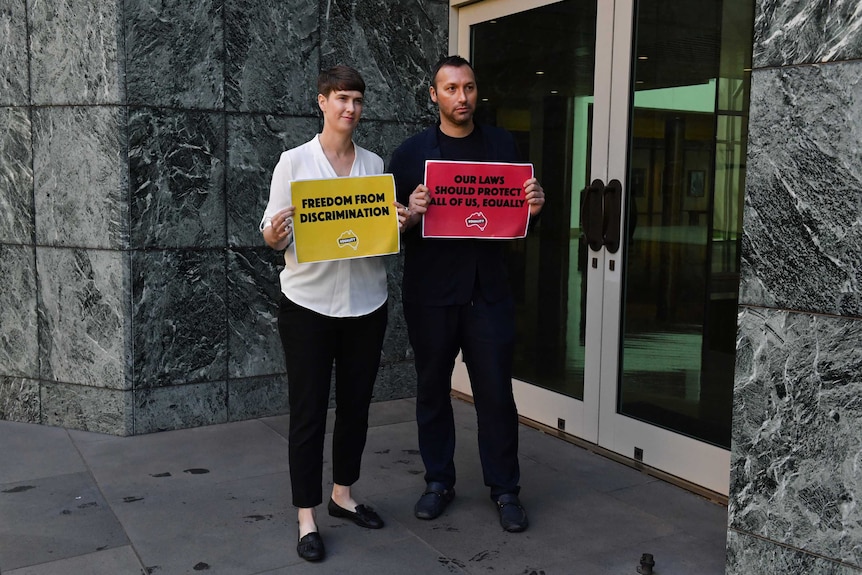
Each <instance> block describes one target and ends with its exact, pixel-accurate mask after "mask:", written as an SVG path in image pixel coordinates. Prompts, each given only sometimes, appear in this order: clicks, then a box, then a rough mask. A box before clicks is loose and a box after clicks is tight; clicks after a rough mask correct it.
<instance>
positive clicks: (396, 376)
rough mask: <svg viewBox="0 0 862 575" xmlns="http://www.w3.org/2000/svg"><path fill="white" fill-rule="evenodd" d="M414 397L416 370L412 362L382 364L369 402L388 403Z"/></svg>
mask: <svg viewBox="0 0 862 575" xmlns="http://www.w3.org/2000/svg"><path fill="white" fill-rule="evenodd" d="M405 397H416V368H415V367H414V365H413V362H412V361H409V362H406V361H402V362H396V363H383V364H382V365H381V366H380V371H378V372H377V381H376V382H375V383H374V395H373V396H372V398H371V400H372V401H374V402H377V401H389V400H391V399H403V398H405Z"/></svg>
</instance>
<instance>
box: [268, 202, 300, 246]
mask: <svg viewBox="0 0 862 575" xmlns="http://www.w3.org/2000/svg"><path fill="white" fill-rule="evenodd" d="M294 213H296V207H295V206H288V207H286V208H284V209H283V210H281V211H279V212H278V213H276V214H275V215H274V216H272V219H271V220H270V225H269V226H266V227H264V228H263V239H264V241H266V243H267V245H269V247H271V248H272V249H274V250H283V249H285V248H286V247H287V246H288V245H290V242H291V239H292V238H293V214H294Z"/></svg>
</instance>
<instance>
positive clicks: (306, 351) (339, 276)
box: [260, 66, 387, 561]
mask: <svg viewBox="0 0 862 575" xmlns="http://www.w3.org/2000/svg"><path fill="white" fill-rule="evenodd" d="M317 89H318V92H319V93H318V95H317V103H318V105H319V106H320V110H321V112H323V130H322V131H321V133H320V134H318V135H316V136H315V137H314V138H313V139H312V140H311V141H309V142H307V143H305V144H303V145H301V146H298V147H296V148H293V149H291V150H288V151H286V152H283V153H282V154H281V158H280V159H279V162H278V164H277V165H276V167H275V170H274V172H273V175H272V184H271V186H270V195H269V202H268V204H267V206H266V211H265V212H264V214H263V219H262V221H261V224H260V229H261V232H262V233H263V237H264V240H265V241H266V243H267V244H268V245H269V246H270V247H271V248H273V249H275V250H285V252H284V264H285V265H284V270H282V272H281V274H280V277H279V279H280V284H281V292H282V294H281V299H280V301H279V312H278V331H279V335H280V337H281V342H282V346H283V347H284V359H285V364H286V366H287V377H288V392H289V394H290V397H289V403H290V431H289V436H288V441H289V460H290V482H291V487H292V491H293V504H294V505H295V506H296V507H297V508H298V514H297V515H298V521H299V542H298V544H297V548H296V549H297V553H298V554H299V556H300V557H302V558H303V559H306V560H308V561H319V560H321V559H323V557H324V556H325V554H326V552H325V548H324V545H323V540H322V538H321V537H320V534H319V533H318V529H317V524H316V522H315V507H316V506H317V505H319V504H321V503H322V502H323V495H322V487H321V484H322V476H323V440H324V435H325V426H326V413H327V408H328V404H329V382H330V378H331V375H332V364H333V361H334V362H335V377H336V382H335V398H336V410H335V429H334V432H333V441H332V464H333V469H332V475H333V477H332V479H333V486H332V496H331V498H330V500H329V504H328V511H329V514H330V515H332V516H334V517H343V518H347V519H350V520H352V521H353V522H354V523H356V524H357V525H359V526H361V527H367V528H370V529H379V528H381V527H383V521H382V520H381V519H380V516H379V515H377V513H375V512H374V511H373V510H372V509H370V508H369V507H366V506H364V505H358V504H357V503H356V501H355V500H354V499H353V497H352V495H351V492H350V486H351V485H352V484H353V483H355V482H356V481H357V480H358V479H359V468H360V464H361V460H362V451H363V449H364V448H365V438H366V434H367V430H368V406H369V404H370V402H371V392H372V387H373V385H374V381H375V379H376V377H377V368H378V366H379V364H380V353H381V350H382V347H383V336H384V333H385V331H386V322H387V311H386V298H387V289H386V271H385V268H384V264H383V260H382V259H380V258H374V257H372V258H359V259H348V260H338V261H330V262H317V263H305V264H297V261H296V250H295V246H294V244H293V228H292V226H291V222H292V218H293V215H294V213H295V207H294V206H293V203H292V200H291V190H290V182H291V181H292V180H303V179H320V178H336V177H344V176H365V175H375V174H381V173H383V160H382V159H381V158H380V157H379V156H378V155H377V154H374V153H372V152H370V151H368V150H365V149H363V148H361V147H360V146H358V145H356V144H355V143H354V142H353V140H352V137H353V132H354V130H355V129H356V125H357V123H358V122H359V118H360V116H361V115H362V104H363V94H364V92H365V82H364V81H363V80H362V77H361V76H360V75H359V73H358V72H357V71H356V70H354V69H353V68H350V67H348V66H335V67H333V68H330V69H328V70H325V71H324V72H322V73H321V74H320V76H319V77H318V81H317Z"/></svg>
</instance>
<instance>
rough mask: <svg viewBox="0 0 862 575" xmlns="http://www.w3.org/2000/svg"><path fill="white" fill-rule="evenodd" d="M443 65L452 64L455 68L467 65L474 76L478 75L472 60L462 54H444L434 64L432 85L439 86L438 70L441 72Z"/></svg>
mask: <svg viewBox="0 0 862 575" xmlns="http://www.w3.org/2000/svg"><path fill="white" fill-rule="evenodd" d="M443 66H452V67H453V68H460V67H461V66H467V67H468V68H470V71H471V72H473V77H474V78H475V77H476V70H473V66H472V64H470V62H469V61H468V60H467V59H466V58H462V57H461V56H457V55H456V56H443V57H442V58H440V60H439V61H438V62H437V64H435V65H434V69H433V70H432V71H431V85H432V86H434V88H435V89H436V88H437V72H439V71H440V68H442V67H443Z"/></svg>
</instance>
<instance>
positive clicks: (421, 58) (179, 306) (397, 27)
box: [0, 0, 448, 435]
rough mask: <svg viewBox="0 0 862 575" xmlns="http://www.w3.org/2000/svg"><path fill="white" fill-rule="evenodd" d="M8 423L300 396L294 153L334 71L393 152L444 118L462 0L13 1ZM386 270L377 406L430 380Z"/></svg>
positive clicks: (247, 411)
mask: <svg viewBox="0 0 862 575" xmlns="http://www.w3.org/2000/svg"><path fill="white" fill-rule="evenodd" d="M0 35H2V37H3V39H4V40H3V42H2V45H0V274H2V282H0V419H9V420H14V421H22V422H31V423H44V424H49V425H59V426H65V427H70V428H76V429H83V430H88V431H99V432H105V433H112V434H118V435H129V434H140V433H147V432H152V431H157V430H164V429H174V428H181V427H190V426H197V425H206V424H211V423H219V422H224V421H232V420H239V419H244V418H250V417H259V416H264V415H270V414H277V413H284V412H286V411H287V403H286V387H285V376H284V373H283V372H284V366H283V358H282V356H281V349H280V345H279V341H278V336H277V332H276V326H275V314H276V305H275V300H276V297H277V295H278V291H279V290H278V282H277V272H278V265H279V260H280V254H278V253H276V252H273V251H272V250H270V249H269V248H267V247H266V246H265V245H264V244H263V242H262V240H261V238H260V234H259V232H258V231H257V223H258V221H259V218H260V214H261V213H262V211H263V208H264V206H265V204H266V199H267V195H268V191H269V179H270V175H271V172H272V169H273V167H274V166H275V163H276V161H277V159H278V156H279V153H280V152H281V151H282V150H284V149H286V148H289V147H292V146H295V145H297V144H300V143H302V142H304V141H306V140H308V139H310V138H311V136H312V135H313V134H314V133H315V132H316V131H318V130H319V128H320V120H319V115H318V110H317V107H316V103H315V95H316V86H315V80H316V75H317V72H318V71H319V70H320V69H321V68H323V67H326V66H330V65H333V64H336V63H346V64H350V65H352V66H354V67H356V68H357V69H359V70H360V72H362V74H363V76H364V78H365V80H366V82H367V84H368V91H367V93H366V106H365V110H364V118H363V121H362V123H361V124H360V128H359V131H358V133H357V141H358V142H359V143H360V144H361V145H363V146H365V147H368V148H370V149H372V150H374V151H376V152H378V153H379V154H380V155H381V156H383V157H384V159H386V160H388V157H389V155H390V154H391V152H392V150H394V148H395V146H397V144H398V143H400V141H401V140H402V139H403V138H404V137H406V136H407V135H409V134H412V133H414V132H416V131H417V130H418V129H420V128H421V127H424V126H425V125H427V123H428V122H429V121H431V120H432V119H433V109H432V108H431V105H430V102H429V101H428V96H427V89H426V88H425V86H427V75H428V71H429V69H430V67H431V66H432V65H433V63H434V62H435V61H436V60H437V58H438V57H439V56H440V54H442V53H444V52H445V50H446V46H447V36H448V2H447V1H446V0H419V1H414V0H411V1H407V0H400V1H397V2H390V1H386V0H368V1H363V2H349V1H345V0H319V1H309V0H278V1H274V0H254V1H251V0H204V1H191V0H168V1H163V0H159V1H158V2H156V1H154V0H117V1H115V2H104V1H99V0H59V1H57V2H47V3H46V2H32V1H29V0H0ZM387 266H388V270H389V272H390V303H389V309H390V328H389V331H388V333H387V336H386V343H385V348H384V358H383V361H382V364H381V372H380V377H379V379H378V383H377V386H376V390H375V398H376V399H378V400H383V399H392V398H398V397H407V396H412V395H413V393H414V389H415V388H414V386H415V376H414V372H413V368H412V362H411V361H410V358H409V356H408V353H409V352H408V349H409V346H408V343H407V337H406V331H405V328H404V322H403V317H402V315H401V309H400V293H399V283H400V269H401V262H400V259H399V258H398V257H390V258H389V260H388V261H387Z"/></svg>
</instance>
